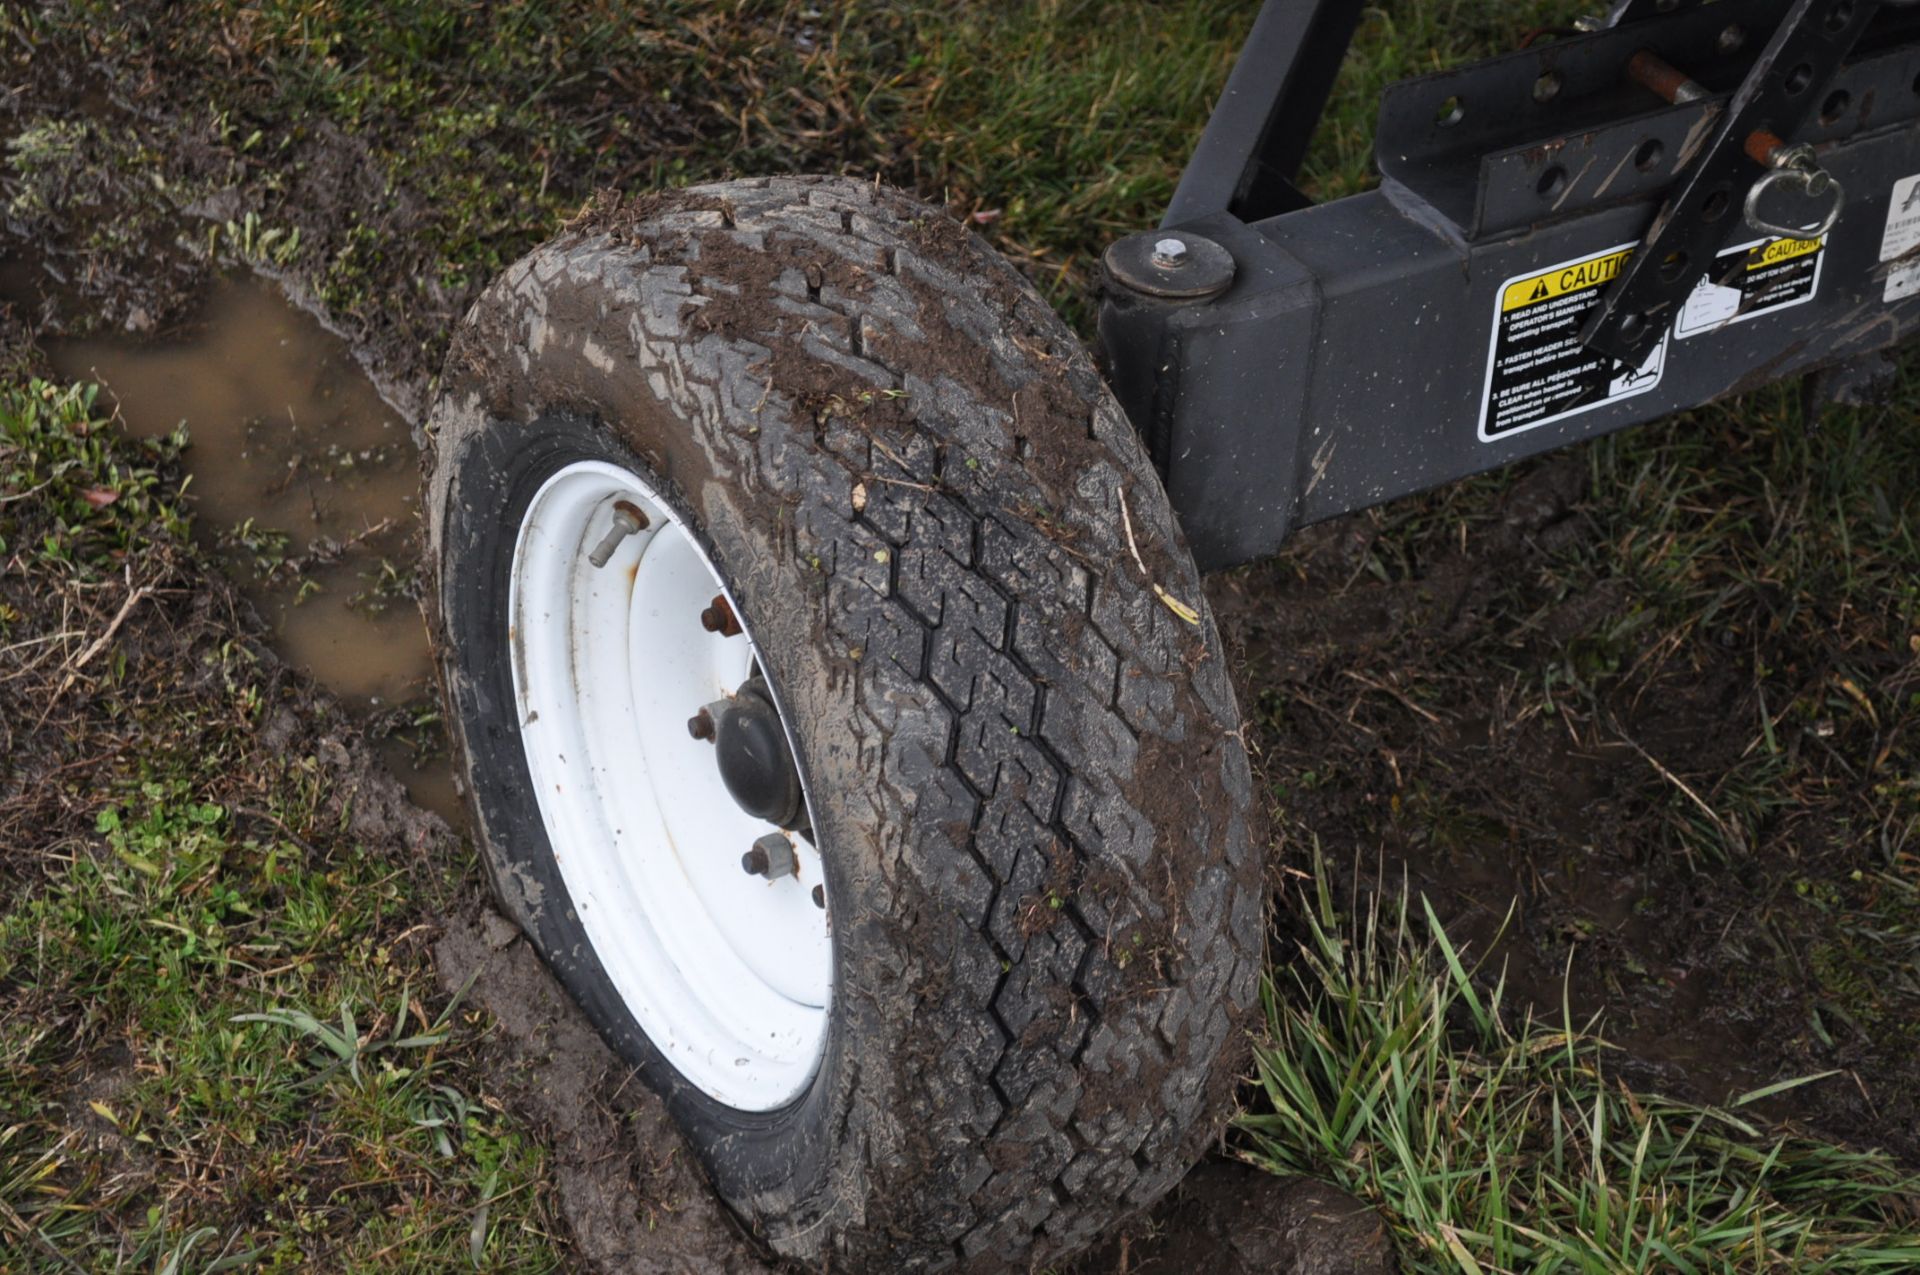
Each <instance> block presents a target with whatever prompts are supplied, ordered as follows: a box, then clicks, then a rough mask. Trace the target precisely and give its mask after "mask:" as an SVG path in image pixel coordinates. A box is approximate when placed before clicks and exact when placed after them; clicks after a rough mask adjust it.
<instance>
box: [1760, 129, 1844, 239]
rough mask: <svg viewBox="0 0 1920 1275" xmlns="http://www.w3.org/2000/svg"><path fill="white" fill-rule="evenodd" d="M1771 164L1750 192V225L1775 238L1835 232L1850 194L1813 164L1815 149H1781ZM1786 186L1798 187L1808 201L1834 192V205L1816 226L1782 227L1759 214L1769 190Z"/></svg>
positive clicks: (1806, 237)
mask: <svg viewBox="0 0 1920 1275" xmlns="http://www.w3.org/2000/svg"><path fill="white" fill-rule="evenodd" d="M1768 163H1769V165H1770V166H1771V168H1772V170H1773V171H1771V172H1769V173H1767V174H1765V175H1764V176H1762V177H1761V178H1760V180H1759V181H1756V182H1755V183H1754V184H1753V186H1752V187H1751V188H1750V189H1749V190H1748V191H1747V202H1746V209H1745V211H1746V219H1747V225H1749V226H1751V227H1752V228H1753V229H1755V230H1757V231H1759V232H1760V233H1761V234H1763V235H1770V236H1772V237H1773V238H1776V239H1818V238H1819V237H1820V236H1821V235H1824V234H1826V233H1827V232H1828V231H1829V230H1832V229H1833V225H1834V223H1835V222H1837V221H1839V220H1840V212H1841V210H1842V209H1843V208H1845V207H1846V203H1847V192H1846V190H1845V189H1844V188H1843V187H1842V186H1841V185H1840V183H1839V182H1838V181H1837V180H1835V178H1834V176H1833V174H1831V173H1829V172H1828V171H1827V170H1826V169H1824V168H1821V167H1820V166H1819V165H1817V164H1815V163H1814V162H1813V148H1812V147H1811V146H1791V147H1782V148H1781V149H1779V150H1777V151H1775V152H1773V154H1772V155H1770V156H1769V157H1768ZM1783 184H1785V185H1791V186H1796V187H1798V188H1799V192H1800V194H1802V195H1804V196H1806V197H1807V198H1808V199H1819V198H1820V197H1821V196H1823V195H1826V194H1829V193H1831V194H1832V196H1833V204H1832V206H1831V207H1829V208H1828V209H1827V215H1826V216H1825V217H1823V218H1821V219H1820V221H1819V222H1818V223H1817V224H1815V225H1813V226H1782V225H1779V224H1777V223H1775V222H1771V221H1768V220H1767V219H1766V218H1765V217H1764V216H1762V215H1761V213H1760V201H1761V200H1762V199H1763V198H1765V196H1766V193H1767V192H1768V191H1769V190H1771V189H1773V188H1774V187H1775V186H1778V185H1783Z"/></svg>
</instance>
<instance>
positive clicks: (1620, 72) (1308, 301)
mask: <svg viewBox="0 0 1920 1275" xmlns="http://www.w3.org/2000/svg"><path fill="white" fill-rule="evenodd" d="M1571 2H1572V0H1570V3H1571ZM1361 11H1362V6H1361V4H1360V3H1359V0H1267V3H1266V5H1265V7H1264V8H1263V9H1262V11H1261V13H1260V15H1259V17H1258V18H1257V20H1256V21H1255V23H1254V26H1253V29H1252V32H1251V35H1250V37H1249V39H1248V41H1247V44H1246V47H1245V49H1244V51H1243V53H1242V55H1241V57H1240V60H1239V63H1238V64H1237V66H1236V67H1235V69H1234V72H1233V74H1232V77H1231V78H1230V79H1229V81H1228V84H1227V88H1226V91H1225V93H1224V95H1223V97H1222V99H1221V101H1220V103H1219V105H1218V107H1217V108H1216V110H1215V113H1214V115H1213V118H1212V120H1211V122H1210V123H1209V124H1208V126H1207V128H1206V131H1205V133H1204V134H1203V136H1202V137H1201V139H1200V141H1199V144H1198V146H1197V147H1196V149H1195V151H1194V155H1193V159H1192V162H1191V163H1190V165H1189V167H1188V168H1187V170H1186V173H1185V175H1184V177H1183V178H1182V179H1181V181H1180V184H1179V187H1178V190H1177V191H1176V193H1175V195H1174V198H1173V201H1172V204H1171V206H1170V208H1169V209H1168V212H1167V215H1166V218H1165V219H1164V221H1163V222H1162V228H1161V229H1160V230H1159V231H1150V232H1147V233H1146V234H1145V235H1143V236H1135V237H1133V238H1132V239H1131V240H1128V241H1123V242H1122V243H1121V244H1117V245H1115V248H1114V250H1113V251H1112V252H1110V253H1109V255H1108V262H1109V270H1110V279H1109V287H1108V289H1107V297H1106V301H1105V303H1104V304H1103V306H1102V310H1101V315H1100V335H1101V345H1102V348H1103V356H1104V358H1105V360H1106V365H1107V372H1108V378H1109V381H1110V383H1111V384H1112V385H1113V387H1114V389H1115V391H1116V393H1117V394H1118V395H1119V397H1120V399H1121V401H1122V403H1123V404H1124V405H1125V407H1126V409H1127V411H1128V413H1129V415H1130V416H1131V418H1132V420H1133V422H1134V424H1135V426H1136V427H1137V428H1138V429H1139V430H1140V432H1141V434H1142V435H1143V436H1144V437H1145V439H1146V440H1147V442H1148V446H1149V449H1150V451H1151V453H1152V455H1153V457H1154V459H1155V462H1156V463H1157V464H1158V465H1159V466H1160V468H1161V471H1162V473H1163V475H1164V477H1165V479H1166V482H1167V487H1168V491H1169V493H1170V495H1171V496H1172V499H1173V504H1174V507H1175V509H1176V510H1177V511H1178V512H1179V514H1180V517H1181V520H1182V523H1183V525H1184V526H1185V528H1186V531H1187V535H1188V538H1189V541H1190V543H1191V544H1192V546H1193V549H1194V552H1195V554H1196V556H1197V557H1198V559H1199V561H1200V563H1201V565H1202V567H1203V568H1206V569H1214V568H1219V567H1224V566H1229V565H1232V564H1234V563H1239V562H1245V561H1249V560H1251V559H1255V558H1258V557H1261V556H1264V555H1266V554H1269V553H1271V552H1273V551H1274V550H1275V549H1276V548H1278V547H1279V545H1280V544H1281V543H1282V542H1283V541H1284V540H1285V538H1286V537H1287V535H1288V534H1289V533H1290V532H1291V531H1293V530H1294V529H1295V528H1297V527H1299V526H1303V525H1306V524H1309V523H1312V522H1316V521H1319V520H1322V519H1326V518H1330V517H1334V516H1336V515H1339V514H1342V513H1346V512H1349V511H1352V510H1356V509H1362V508H1366V507H1368V506H1371V505H1375V504H1379V503H1381V502H1384V501H1387V500H1391V499H1393V498H1395V497H1398V496H1402V495H1406V494H1409V493H1412V492H1415V491H1419V490H1423V489H1425V488H1429V487H1432V486H1435V485H1437V484H1439V483H1443V482H1447V481H1450V480H1452V479H1455V478H1460V477H1464V476H1466V475H1469V474H1474V473H1479V472H1483V471H1486V470H1489V469H1494V468H1498V467H1500V466H1503V465H1507V464H1510V463H1512V462H1514V461H1517V460H1519V459H1521V458H1523V457H1526V456H1530V455H1534V454H1536V453H1539V452H1542V451H1547V450H1550V449H1553V448H1558V447H1562V446H1565V445H1567V444H1570V443H1574V442H1577V441H1580V440H1583V439H1587V438H1592V437H1595V436H1597V435H1600V434H1604V433H1608V432H1611V431H1614V430H1617V429H1621V428H1624V427H1626V426H1629V425H1633V424H1638V423H1642V422H1645V421H1649V420H1653V419H1656V418H1659V417H1662V416H1666V415H1669V414H1671V413H1673V412H1676V411H1680V410H1683V409H1686V408H1691V407H1695V406H1698V405H1700V404H1703V403H1707V402H1710V401H1712V400H1714V399H1717V398H1720V397H1722V396H1725V395H1728V394H1734V393H1739V392H1742V391H1744V390H1746V389H1749V388H1752V387H1755V386H1758V385H1761V384H1764V383H1767V382H1770V381H1774V380H1778V379H1781V378H1785V377H1790V376H1799V375H1803V374H1806V373H1808V372H1811V371H1814V370H1816V369H1820V368H1824V367H1831V366H1835V365H1841V364H1845V363H1848V362H1849V361H1853V360H1858V359H1861V358H1863V357H1869V356H1874V355H1875V354H1876V353H1877V352H1880V351H1884V350H1886V349H1887V348H1888V347H1890V346H1893V345H1895V344H1898V343H1900V342H1903V341H1906V340H1908V339H1909V338H1911V337H1912V336H1913V335H1914V333H1915V330H1916V328H1917V327H1920V246H1914V245H1913V244H1908V243H1907V242H1906V240H1907V231H1906V230H1905V229H1902V228H1903V227H1906V226H1907V225H1908V224H1909V222H1908V221H1907V220H1906V217H1907V215H1908V214H1914V215H1915V216H1920V211H1916V210H1920V186H1914V185H1912V184H1910V183H1908V182H1906V180H1905V179H1907V178H1911V177H1920V9H1916V8H1915V7H1913V6H1911V5H1908V4H1896V3H1892V2H1891V0H1888V2H1886V3H1874V2H1873V0H1718V2H1717V3H1711V4H1706V3H1702V2H1701V0H1616V3H1615V4H1614V6H1613V8H1612V10H1611V12H1610V13H1609V15H1608V16H1607V18H1606V19H1605V20H1604V21H1603V22H1602V23H1597V24H1596V23H1589V24H1587V25H1588V26H1593V27H1595V28H1596V29H1591V30H1585V29H1570V30H1567V31H1562V32H1556V33H1553V34H1552V38H1549V39H1545V40H1536V41H1535V42H1534V43H1532V44H1531V45H1529V46H1528V47H1524V48H1522V49H1519V50H1517V51H1516V52H1514V53H1511V54H1508V55H1505V56H1502V57H1496V58H1493V59H1490V60H1487V61H1484V62H1479V63H1476V64H1473V65H1470V66H1463V67H1459V68H1455V69H1452V70H1448V71H1443V72H1440V73H1438V74H1435V75H1429V76H1425V77H1422V78H1420V79H1416V80H1411V81H1408V82H1407V83H1404V84H1400V85H1397V86H1395V87H1394V88H1393V89H1391V90H1389V91H1388V92H1387V94H1386V95H1385V97H1384V98H1383V100H1382V102H1381V107H1380V118H1379V127H1378V130H1377V133H1376V139H1375V160H1376V164H1377V166H1378V168H1379V171H1380V176H1381V181H1380V184H1379V187H1378V188H1377V189H1374V190H1371V191H1368V192H1366V193H1364V194H1359V195H1354V196H1351V197H1349V198H1346V199H1342V200H1339V201H1336V202H1333V203H1329V204H1320V205H1315V204H1313V203H1312V202H1311V201H1310V200H1308V199H1307V198H1306V197H1305V196H1304V195H1302V194H1301V193H1300V191H1299V189H1298V187H1297V185H1296V180H1297V175H1298V170H1299V166H1300V163H1301V161H1302V159H1303V157H1304V155H1305V153H1306V147H1307V142H1308V140H1309V138H1310V137H1311V135H1312V133H1313V130H1314V127H1315V125H1316V124H1317V123H1318V120H1319V118H1320V115H1321V113H1322V111H1323V110H1324V107H1325V104H1326V101H1327V97H1328V94H1329V92H1330V90H1331V88H1332V85H1333V82H1334V76H1335V73H1336V71H1337V69H1338V67H1339V65H1340V62H1341V61H1342V59H1343V58H1344V56H1345V53H1346V50H1347V47H1348V45H1349V43H1350V41H1351V39H1352V37H1353V34H1354V32H1355V30H1356V28H1357V25H1358V23H1359V21H1360V17H1361ZM1842 46H1844V47H1842ZM1782 50H1785V53H1784V54H1783V53H1782ZM1637 55H1652V60H1645V59H1643V61H1642V63H1641V64H1639V65H1638V66H1636V65H1635V64H1634V59H1635V57H1636V56H1637ZM1649 65H1651V66H1655V67H1662V68H1667V69H1673V68H1678V69H1680V70H1681V71H1682V72H1684V77H1685V78H1686V81H1687V84H1688V85H1689V86H1690V87H1686V88H1684V89H1682V90H1680V91H1677V92H1676V91H1674V88H1673V86H1671V85H1669V86H1667V89H1668V91H1667V92H1666V93H1665V95H1664V96H1663V95H1662V93H1661V92H1656V91H1655V89H1654V88H1652V87H1649V84H1650V83H1651V82H1652V81H1650V79H1649V77H1648V75H1647V73H1646V67H1647V66H1649ZM1756 134H1758V135H1761V136H1771V137H1772V138H1773V140H1774V141H1778V142H1781V144H1782V148H1783V149H1781V150H1779V151H1776V152H1775V159H1776V161H1780V160H1781V157H1782V156H1784V155H1785V149H1784V148H1785V147H1786V146H1787V144H1789V143H1791V144H1792V145H1793V146H1796V147H1797V146H1799V145H1801V144H1805V145H1806V146H1809V147H1811V152H1810V153H1811V156H1812V160H1811V163H1812V164H1813V165H1815V166H1817V168H1818V170H1819V171H1820V173H1822V174H1824V175H1830V177H1831V178H1832V179H1833V180H1834V181H1835V182H1837V183H1838V185H1839V186H1840V187H1842V188H1843V189H1844V191H1845V192H1846V201H1845V204H1844V208H1843V210H1842V211H1841V213H1840V215H1839V217H1838V219H1837V221H1835V223H1834V224H1833V226H1832V229H1831V230H1830V231H1829V232H1828V233H1827V234H1826V235H1825V236H1824V237H1823V238H1818V239H1815V238H1812V237H1807V238H1805V239H1804V240H1792V239H1788V240H1776V239H1775V238H1774V237H1769V236H1764V235H1759V234H1756V233H1754V232H1752V231H1750V230H1747V229H1745V228H1744V226H1743V218H1742V215H1741V212H1740V209H1741V206H1742V202H1743V200H1744V197H1745V194H1746V192H1747V190H1748V189H1749V188H1750V187H1751V185H1752V184H1753V183H1754V182H1755V181H1757V180H1759V179H1760V178H1762V177H1763V176H1765V175H1766V173H1767V172H1768V171H1769V170H1768V169H1767V168H1765V167H1762V165H1761V163H1760V162H1759V161H1758V159H1757V158H1755V156H1759V157H1762V158H1764V157H1765V147H1764V146H1760V147H1758V148H1757V149H1756V144H1755V142H1754V140H1753V139H1754V136H1755V135H1756ZM1743 152H1744V153H1743ZM1806 154H1807V153H1806V152H1802V153H1801V156H1800V161H1799V162H1801V163H1803V164H1804V163H1808V162H1809V161H1808V160H1807V159H1806ZM1896 188H1898V189H1900V190H1903V191H1905V190H1912V191H1913V193H1912V195H1911V196H1910V197H1909V198H1908V199H1907V200H1906V202H1907V204H1909V205H1913V207H1909V208H1908V209H1906V210H1904V211H1903V210H1901V209H1896V208H1893V207H1892V203H1893V196H1894V192H1895V190H1896ZM1715 191H1719V192H1720V197H1719V198H1717V199H1711V200H1710V199H1709V196H1711V195H1713V194H1714V192H1715ZM1729 207H1730V208H1731V209H1732V210H1733V211H1731V212H1728V209H1729ZM1783 207H1784V208H1785V212H1784V213H1783V214H1782V215H1787V214H1792V215H1794V217H1795V220H1794V221H1793V224H1796V225H1797V224H1801V222H1802V221H1811V220H1812V217H1811V215H1810V214H1809V210H1808V209H1807V208H1801V207H1797V206H1795V205H1794V204H1793V202H1792V197H1791V194H1790V195H1789V198H1788V202H1787V204H1786V205H1784V206H1783ZM1703 208H1704V210H1705V211H1704V212H1703ZM1816 211H1817V210H1816ZM1707 214H1711V215H1707ZM1776 220H1777V218H1776ZM1890 221H1891V222H1892V223H1893V226H1892V227H1891V228H1890V224H1889V223H1890ZM1914 224H1915V225H1917V226H1920V223H1914ZM1168 237H1172V238H1174V239H1177V240H1180V241H1181V242H1183V243H1185V244H1188V245H1190V246H1192V247H1194V248H1196V249H1206V252H1204V253H1196V254H1195V255H1192V256H1189V257H1188V258H1187V264H1184V265H1182V264H1175V263H1172V262H1169V261H1168V260H1166V259H1165V258H1164V257H1163V258H1162V259H1161V260H1160V261H1159V262H1158V265H1159V266H1164V267H1167V272H1166V273H1167V275H1168V277H1169V278H1174V277H1178V276H1180V275H1181V274H1182V272H1183V271H1185V272H1186V273H1188V274H1189V275H1191V274H1192V273H1193V272H1194V271H1197V270H1200V269H1202V268H1203V266H1204V268H1207V269H1211V268H1212V266H1213V264H1214V263H1218V262H1226V261H1228V259H1229V258H1230V265H1228V266H1226V267H1225V268H1224V269H1223V273H1222V274H1221V275H1220V278H1219V279H1218V280H1217V281H1215V282H1216V283H1217V284H1218V285H1221V286H1216V287H1214V288H1213V289H1212V291H1213V295H1210V296H1208V295H1199V296H1196V295H1194V293H1195V292H1196V291H1199V292H1205V291H1207V290H1208V289H1207V287H1206V286H1204V285H1205V284H1206V280H1204V279H1203V280H1202V284H1203V286H1202V287H1201V288H1198V289H1196V288H1193V287H1187V288H1185V289H1182V288H1179V287H1165V288H1163V287H1159V286H1157V284H1156V278H1157V276H1156V274H1155V269H1156V267H1155V266H1154V265H1147V264H1143V263H1146V262H1148V261H1149V257H1148V255H1147V254H1148V252H1149V250H1150V247H1151V245H1152V244H1155V243H1160V242H1163V241H1164V240H1165V239H1166V238H1168ZM1913 237H1914V238H1915V240H1916V241H1917V242H1920V229H1916V230H1915V231H1914V236H1913ZM1750 241H1751V242H1753V243H1754V244H1755V245H1756V246H1755V247H1754V249H1753V250H1751V251H1748V250H1746V249H1745V248H1744V245H1747V244H1748V243H1749V242H1750ZM1213 245H1217V246H1218V247H1219V248H1222V249H1224V250H1225V255H1224V256H1221V255H1219V254H1217V253H1215V252H1214V250H1213V247H1212V246H1213ZM1229 275H1230V281H1229ZM1702 280H1705V281H1706V282H1705V283H1703V282H1702ZM1543 283H1544V285H1545V286H1544V287H1543V286H1541V285H1542V284H1543ZM1909 284H1911V285H1912V286H1911V287H1909ZM1222 287H1223V290H1222ZM1696 288H1699V289H1701V291H1700V292H1699V293H1698V294H1696V293H1695V289H1696ZM1183 291H1184V293H1185V294H1186V295H1176V294H1179V293H1182V292H1183ZM1623 303H1624V304H1623ZM1629 311H1630V312H1631V313H1635V314H1641V315H1644V316H1647V317H1648V318H1650V319H1652V320H1653V323H1654V331H1653V332H1652V333H1651V334H1650V336H1642V337H1640V338H1639V339H1638V340H1625V339H1623V337H1622V333H1621V330H1620V325H1619V316H1620V315H1621V314H1623V313H1627V312H1629ZM1632 326H1633V325H1632V324H1629V325H1628V328H1629V329H1631V328H1632ZM1683 328H1684V329H1685V334H1684V335H1682V329H1683ZM1574 336H1577V340H1578V345H1577V347H1576V346H1575V345H1573V344H1571V339H1572V338H1573V337H1574ZM1602 351H1612V352H1613V353H1625V354H1626V355H1627V356H1628V360H1629V361H1628V362H1626V363H1621V362H1616V361H1615V360H1614V358H1613V355H1612V354H1605V353H1602ZM1649 351H1651V353H1649ZM1635 360H1639V362H1635ZM1530 413H1531V414H1532V416H1531V418H1530V416H1529V414H1530Z"/></svg>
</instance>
